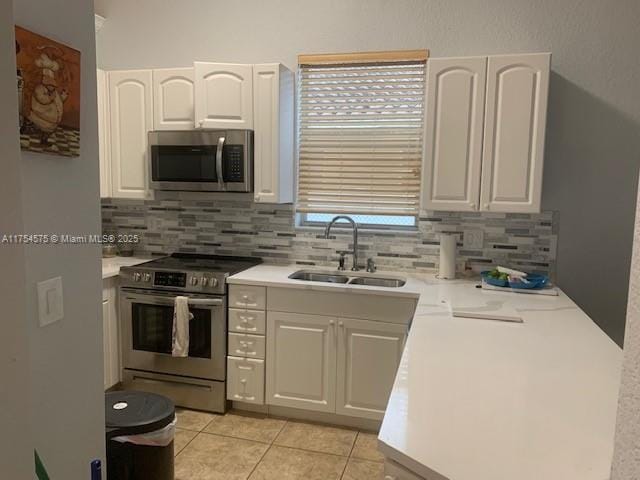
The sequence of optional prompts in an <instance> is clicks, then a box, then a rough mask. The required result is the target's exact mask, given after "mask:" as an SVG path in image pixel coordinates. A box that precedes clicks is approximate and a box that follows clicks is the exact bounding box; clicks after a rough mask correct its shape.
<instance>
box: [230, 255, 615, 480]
mask: <svg viewBox="0 0 640 480" xmlns="http://www.w3.org/2000/svg"><path fill="white" fill-rule="evenodd" d="M301 269H304V267H301V266H299V265H292V266H286V267H283V266H273V265H259V266H256V267H253V268H251V269H249V270H246V271H244V272H241V273H239V274H236V275H234V276H232V277H229V279H228V282H229V283H242V284H253V285H268V286H286V287H294V288H307V289H313V290H327V289H344V288H345V287H344V285H334V284H320V283H312V282H303V281H298V280H290V279H289V278H287V277H288V275H289V274H291V273H293V272H294V271H296V270H301ZM345 273H347V274H350V272H345ZM379 275H381V276H384V275H385V273H384V272H380V273H379ZM392 275H394V276H405V277H407V279H408V281H407V284H406V285H405V286H404V287H401V288H394V289H389V288H385V289H381V288H372V287H366V286H349V287H346V288H348V289H349V290H350V291H352V292H354V293H360V294H381V293H382V294H387V295H398V294H400V295H407V296H409V295H410V296H415V297H418V296H419V301H418V307H417V310H416V313H415V316H414V319H413V323H412V326H411V330H410V333H409V338H408V340H407V344H406V347H405V351H404V354H403V356H402V360H401V362H400V366H399V369H398V373H397V375H396V380H395V383H394V386H393V389H392V392H391V396H390V399H389V404H388V406H387V411H386V414H385V417H384V421H383V424H382V428H381V430H380V434H379V437H378V439H379V447H380V450H381V451H382V452H383V453H384V454H385V455H386V456H387V457H389V458H391V459H393V460H395V461H397V462H398V463H400V464H402V465H404V466H405V467H407V468H409V469H410V470H413V471H414V472H416V473H417V474H419V475H421V476H423V477H426V478H428V479H430V480H431V479H432V478H437V479H441V478H446V479H450V480H540V479H544V480H605V479H608V478H609V471H610V468H611V458H612V454H613V436H614V430H615V420H616V410H617V398H618V386H619V382H620V368H621V363H622V351H621V349H620V348H619V347H618V346H617V345H616V344H615V343H614V342H612V341H611V340H610V339H609V337H607V336H606V335H605V334H604V333H603V332H602V331H601V330H600V328H598V326H597V325H596V324H595V323H594V322H593V321H592V320H591V319H590V318H589V317H588V316H587V315H586V314H585V313H584V312H583V311H582V310H581V309H580V308H579V307H578V306H577V305H576V304H575V303H574V302H573V301H572V300H571V299H570V298H569V297H567V296H566V295H565V294H564V293H562V292H560V295H559V296H557V297H552V296H541V295H524V294H515V293H502V292H492V291H486V290H479V289H476V288H475V285H476V284H477V283H478V282H476V281H469V280H454V281H444V280H437V279H436V278H435V276H433V275H413V274H403V273H394V274H392ZM456 300H463V301H464V302H469V301H472V302H474V303H477V304H478V305H484V306H497V308H500V306H505V307H508V308H514V309H515V310H516V311H517V312H518V313H519V314H520V315H521V316H522V318H523V320H524V323H510V322H499V321H492V320H479V319H470V318H453V317H452V316H451V314H450V310H449V306H448V305H449V303H450V302H452V301H456Z"/></svg>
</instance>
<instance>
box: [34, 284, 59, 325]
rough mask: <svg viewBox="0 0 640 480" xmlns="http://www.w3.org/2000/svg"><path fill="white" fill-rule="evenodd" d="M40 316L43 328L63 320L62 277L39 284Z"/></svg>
mask: <svg viewBox="0 0 640 480" xmlns="http://www.w3.org/2000/svg"><path fill="white" fill-rule="evenodd" d="M38 316H39V319H40V326H41V327H44V326H46V325H49V324H51V323H54V322H57V321H59V320H62V318H63V317H64V304H63V300H62V277H55V278H50V279H49V280H44V281H42V282H38Z"/></svg>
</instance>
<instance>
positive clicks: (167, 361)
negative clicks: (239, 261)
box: [120, 288, 227, 411]
mask: <svg viewBox="0 0 640 480" xmlns="http://www.w3.org/2000/svg"><path fill="white" fill-rule="evenodd" d="M176 295H184V296H187V297H188V298H189V311H190V312H191V314H192V315H193V319H191V321H190V322H189V356H188V357H184V358H182V357H173V356H172V355H171V348H172V335H173V310H174V301H175V297H176ZM120 308H121V311H120V314H121V325H122V359H123V364H124V365H123V366H124V369H125V370H124V372H125V375H124V381H125V385H126V386H131V387H133V388H136V387H137V388H140V387H142V388H140V389H143V390H153V391H156V392H158V393H163V394H165V395H168V396H170V397H171V398H174V399H176V400H177V402H176V403H178V404H182V405H186V406H192V407H193V408H201V409H203V410H211V411H224V407H225V405H224V398H225V379H226V354H227V316H226V312H227V305H226V297H224V296H220V295H201V294H190V293H189V294H187V293H183V292H180V293H175V292H159V291H150V290H144V289H135V288H121V289H120ZM176 397H177V398H176Z"/></svg>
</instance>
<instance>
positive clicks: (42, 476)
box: [33, 450, 51, 480]
mask: <svg viewBox="0 0 640 480" xmlns="http://www.w3.org/2000/svg"><path fill="white" fill-rule="evenodd" d="M33 454H34V455H35V457H36V476H37V477H38V480H51V479H50V478H49V474H48V473H47V469H46V468H44V463H42V460H41V459H40V455H38V451H37V450H34V451H33Z"/></svg>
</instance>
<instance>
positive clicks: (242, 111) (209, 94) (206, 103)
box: [194, 62, 253, 130]
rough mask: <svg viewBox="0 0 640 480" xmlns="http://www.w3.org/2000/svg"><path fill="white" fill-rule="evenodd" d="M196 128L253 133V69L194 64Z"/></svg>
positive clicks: (238, 65) (219, 64)
mask: <svg viewBox="0 0 640 480" xmlns="http://www.w3.org/2000/svg"><path fill="white" fill-rule="evenodd" d="M194 68H195V126H196V128H223V129H226V128H237V129H248V130H252V129H253V86H252V83H253V66H252V65H244V64H228V63H209V62H195V63H194Z"/></svg>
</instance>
